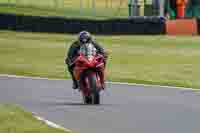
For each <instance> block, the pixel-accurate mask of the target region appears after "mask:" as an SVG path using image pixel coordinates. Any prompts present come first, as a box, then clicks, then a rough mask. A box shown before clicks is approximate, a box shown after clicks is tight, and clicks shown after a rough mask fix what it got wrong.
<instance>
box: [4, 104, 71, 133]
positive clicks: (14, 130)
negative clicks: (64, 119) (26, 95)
mask: <svg viewBox="0 0 200 133" xmlns="http://www.w3.org/2000/svg"><path fill="white" fill-rule="evenodd" d="M0 132H1V133H67V132H65V131H63V130H58V129H54V128H50V127H48V126H47V125H46V124H44V123H42V122H40V121H38V120H36V119H35V118H34V117H33V116H32V114H31V113H28V112H25V111H24V110H22V109H21V108H19V107H17V106H11V105H0Z"/></svg>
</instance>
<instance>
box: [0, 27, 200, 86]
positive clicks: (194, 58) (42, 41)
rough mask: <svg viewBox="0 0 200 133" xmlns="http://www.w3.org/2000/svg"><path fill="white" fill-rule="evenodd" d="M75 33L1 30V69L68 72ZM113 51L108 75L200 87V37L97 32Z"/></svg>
mask: <svg viewBox="0 0 200 133" xmlns="http://www.w3.org/2000/svg"><path fill="white" fill-rule="evenodd" d="M74 39H76V36H74V35H64V34H39V33H19V32H8V31H1V32H0V60H1V61H0V73H2V74H17V75H28V76H41V77H49V78H61V79H63V78H69V74H68V73H67V72H65V71H66V66H65V65H64V58H65V55H66V51H67V49H68V47H69V44H70V43H71V42H72V41H73V40H74ZM96 39H97V40H98V41H99V42H101V43H102V44H103V46H104V47H105V48H107V49H109V50H110V51H112V52H111V54H110V57H109V60H108V65H107V74H106V75H107V76H106V78H107V80H109V81H122V82H132V83H144V84H159V85H172V86H183V87H192V88H200V82H199V79H200V69H199V68H200V61H199V58H200V52H199V50H200V37H169V36H97V37H96Z"/></svg>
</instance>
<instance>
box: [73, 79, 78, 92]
mask: <svg viewBox="0 0 200 133" xmlns="http://www.w3.org/2000/svg"><path fill="white" fill-rule="evenodd" d="M72 88H73V89H74V90H75V89H78V83H77V81H76V80H73V86H72Z"/></svg>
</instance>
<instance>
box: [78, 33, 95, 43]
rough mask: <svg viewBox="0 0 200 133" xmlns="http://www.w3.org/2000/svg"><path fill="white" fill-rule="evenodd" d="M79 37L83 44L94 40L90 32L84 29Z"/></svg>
mask: <svg viewBox="0 0 200 133" xmlns="http://www.w3.org/2000/svg"><path fill="white" fill-rule="evenodd" d="M78 39H79V41H80V42H81V43H82V44H85V43H88V42H90V41H91V40H92V36H91V34H90V33H89V32H87V31H82V32H80V33H79V37H78Z"/></svg>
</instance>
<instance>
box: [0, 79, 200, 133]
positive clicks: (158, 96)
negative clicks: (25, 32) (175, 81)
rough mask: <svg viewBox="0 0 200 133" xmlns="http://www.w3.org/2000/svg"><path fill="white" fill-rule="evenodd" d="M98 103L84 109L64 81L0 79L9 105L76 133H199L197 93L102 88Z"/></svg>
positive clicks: (199, 98)
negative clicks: (104, 89) (103, 89)
mask: <svg viewBox="0 0 200 133" xmlns="http://www.w3.org/2000/svg"><path fill="white" fill-rule="evenodd" d="M107 87H108V88H107V90H106V91H105V92H103V93H102V94H101V95H102V104H101V105H99V106H86V105H83V104H82V99H81V97H80V94H79V93H78V92H74V91H73V90H72V89H71V81H69V80H66V81H65V80H44V79H43V80H42V79H26V78H11V77H0V104H2V103H11V104H18V105H20V106H22V107H24V108H25V109H26V110H27V111H31V112H35V113H36V114H37V115H39V116H42V117H44V118H46V119H48V120H50V121H53V122H55V123H57V124H60V125H62V126H64V127H66V128H68V129H71V130H72V131H74V132H78V133H199V132H200V92H198V91H192V90H184V89H176V88H163V87H155V86H154V87H153V86H149V87H147V86H145V87H144V86H134V85H133V86H131V85H116V84H107Z"/></svg>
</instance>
